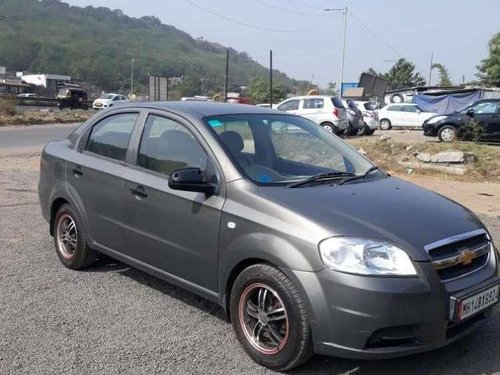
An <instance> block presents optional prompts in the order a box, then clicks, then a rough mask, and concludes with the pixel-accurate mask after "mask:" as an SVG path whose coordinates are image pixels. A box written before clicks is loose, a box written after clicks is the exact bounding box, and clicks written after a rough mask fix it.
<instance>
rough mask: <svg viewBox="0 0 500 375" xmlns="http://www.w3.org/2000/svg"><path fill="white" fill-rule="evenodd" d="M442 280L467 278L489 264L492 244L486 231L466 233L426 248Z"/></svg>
mask: <svg viewBox="0 0 500 375" xmlns="http://www.w3.org/2000/svg"><path fill="white" fill-rule="evenodd" d="M426 249H427V251H428V252H429V255H430V256H431V258H432V264H433V266H434V268H435V269H436V272H437V273H438V275H439V277H440V278H441V280H444V281H446V280H451V279H455V278H457V277H461V276H465V275H467V274H469V273H472V272H475V271H477V270H479V269H480V268H482V267H483V266H484V265H486V263H487V262H488V259H489V256H490V253H491V242H490V241H489V238H488V235H487V234H486V232H485V231H483V230H479V231H474V232H470V233H464V234H463V235H460V236H455V237H452V238H450V239H446V240H443V241H438V242H436V243H434V244H431V245H428V246H426Z"/></svg>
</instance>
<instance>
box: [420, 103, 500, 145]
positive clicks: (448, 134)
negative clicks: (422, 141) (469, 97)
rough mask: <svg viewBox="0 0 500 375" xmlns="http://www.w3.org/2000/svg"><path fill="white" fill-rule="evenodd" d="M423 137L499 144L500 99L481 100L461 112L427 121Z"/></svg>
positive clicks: (446, 140) (443, 140)
mask: <svg viewBox="0 0 500 375" xmlns="http://www.w3.org/2000/svg"><path fill="white" fill-rule="evenodd" d="M422 127H423V129H424V135H426V136H428V137H436V136H437V137H438V138H439V140H440V141H442V142H452V141H455V140H457V139H464V140H468V139H472V140H480V141H487V142H500V99H483V100H479V101H476V102H474V103H472V104H471V105H469V106H467V107H465V108H464V109H463V110H461V111H458V112H456V113H450V114H447V115H437V116H434V117H431V118H429V119H427V120H426V121H425V122H424V124H423V125H422Z"/></svg>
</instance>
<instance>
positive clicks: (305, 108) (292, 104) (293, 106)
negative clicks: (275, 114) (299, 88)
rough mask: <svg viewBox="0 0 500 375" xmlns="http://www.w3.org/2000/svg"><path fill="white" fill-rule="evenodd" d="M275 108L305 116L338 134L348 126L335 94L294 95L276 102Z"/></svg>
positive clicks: (345, 114)
mask: <svg viewBox="0 0 500 375" xmlns="http://www.w3.org/2000/svg"><path fill="white" fill-rule="evenodd" d="M277 109H278V110H280V111H286V112H288V113H292V114H295V115H299V116H303V117H306V118H308V119H310V120H312V121H314V122H315V123H316V124H318V125H321V126H322V127H323V128H324V129H326V130H328V131H329V132H331V133H335V134H337V135H339V136H341V135H344V133H345V132H346V130H347V128H348V126H349V122H348V119H347V111H346V109H345V107H344V104H343V103H342V100H341V99H340V98H337V97H335V96H329V95H308V96H296V97H294V98H290V99H286V100H285V101H283V102H281V103H280V104H278V108H277Z"/></svg>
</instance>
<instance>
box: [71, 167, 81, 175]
mask: <svg viewBox="0 0 500 375" xmlns="http://www.w3.org/2000/svg"><path fill="white" fill-rule="evenodd" d="M71 171H72V172H73V174H74V175H75V177H80V176H83V171H82V167H80V166H79V165H77V166H76V167H74V168H73V169H72V170H71Z"/></svg>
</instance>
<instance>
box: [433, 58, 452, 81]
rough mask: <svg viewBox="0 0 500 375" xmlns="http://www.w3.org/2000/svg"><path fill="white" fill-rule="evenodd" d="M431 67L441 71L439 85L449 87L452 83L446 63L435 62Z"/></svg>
mask: <svg viewBox="0 0 500 375" xmlns="http://www.w3.org/2000/svg"><path fill="white" fill-rule="evenodd" d="M431 69H437V70H438V71H439V83H438V85H439V86H443V87H448V86H451V85H452V83H451V80H450V75H449V73H448V69H446V68H445V66H444V65H442V64H439V63H435V64H432V67H431Z"/></svg>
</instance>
